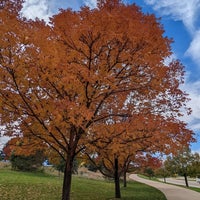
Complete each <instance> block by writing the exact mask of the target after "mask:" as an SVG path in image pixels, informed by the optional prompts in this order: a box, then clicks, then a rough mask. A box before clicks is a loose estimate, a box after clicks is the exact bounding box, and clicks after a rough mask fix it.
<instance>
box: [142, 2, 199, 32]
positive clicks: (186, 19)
mask: <svg viewBox="0 0 200 200" xmlns="http://www.w3.org/2000/svg"><path fill="white" fill-rule="evenodd" d="M144 1H145V2H146V3H147V4H149V5H152V6H153V9H154V10H157V11H159V12H160V13H161V14H162V15H168V16H170V17H172V18H173V19H174V20H178V21H182V22H183V23H184V25H185V26H186V28H187V29H188V30H189V32H190V33H194V32H195V23H196V22H197V20H198V16H199V10H200V0H160V1H157V0H144Z"/></svg>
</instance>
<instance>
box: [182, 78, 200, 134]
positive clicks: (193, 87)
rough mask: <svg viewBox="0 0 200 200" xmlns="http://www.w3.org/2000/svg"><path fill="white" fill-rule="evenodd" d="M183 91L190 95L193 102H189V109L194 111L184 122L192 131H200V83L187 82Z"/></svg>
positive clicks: (184, 118)
mask: <svg viewBox="0 0 200 200" xmlns="http://www.w3.org/2000/svg"><path fill="white" fill-rule="evenodd" d="M182 89H183V90H185V91H187V93H188V94H189V98H190V99H191V100H190V101H189V102H188V107H190V108H191V109H192V114H191V115H189V116H184V117H183V118H182V120H184V121H185V122H186V123H188V125H189V127H190V128H191V129H192V130H194V131H198V130H200V114H199V113H200V104H199V102H200V81H196V82H186V83H185V84H184V85H183V88H182Z"/></svg>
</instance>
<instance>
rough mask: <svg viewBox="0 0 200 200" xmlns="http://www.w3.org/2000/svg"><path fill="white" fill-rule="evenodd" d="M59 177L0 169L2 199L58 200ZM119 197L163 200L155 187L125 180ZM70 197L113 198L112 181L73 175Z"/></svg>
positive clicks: (108, 199)
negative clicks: (124, 185)
mask: <svg viewBox="0 0 200 200" xmlns="http://www.w3.org/2000/svg"><path fill="white" fill-rule="evenodd" d="M61 191H62V178H60V177H57V176H52V175H48V174H45V173H29V172H16V171H12V170H7V169H6V170H5V169H0V199H1V200H16V199H17V200H59V199H61ZM121 193H122V198H121V199H122V200H132V199H134V200H166V198H165V196H164V195H163V194H162V193H161V192H160V191H158V190H157V189H155V188H152V187H149V186H147V185H144V184H141V183H137V182H128V186H127V188H123V187H122V189H121ZM71 199H72V200H111V199H114V184H113V182H109V181H101V180H92V179H87V178H82V177H77V176H74V177H73V181H72V190H71Z"/></svg>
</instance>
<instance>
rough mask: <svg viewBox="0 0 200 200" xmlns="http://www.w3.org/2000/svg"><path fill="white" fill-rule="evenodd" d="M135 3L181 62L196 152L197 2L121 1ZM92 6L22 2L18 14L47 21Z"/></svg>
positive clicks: (199, 115) (83, 1) (91, 1)
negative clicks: (152, 18) (63, 11)
mask: <svg viewBox="0 0 200 200" xmlns="http://www.w3.org/2000/svg"><path fill="white" fill-rule="evenodd" d="M124 3H128V4H132V3H135V4H137V5H138V6H140V7H141V9H142V11H143V12H144V13H154V14H155V15H156V17H158V18H160V17H161V20H160V22H161V24H163V27H164V30H165V35H166V36H167V37H169V38H173V40H174V43H173V44H172V51H173V57H174V58H177V59H179V60H181V62H182V63H183V64H184V66H185V70H186V76H185V79H186V82H185V84H184V85H183V86H182V88H183V90H185V91H187V93H189V95H190V98H191V101H190V102H189V104H188V106H190V107H191V108H192V110H193V112H192V114H191V115H190V116H188V117H184V119H183V120H185V121H186V122H187V123H188V124H189V127H190V128H191V129H192V130H193V131H194V132H195V133H196V137H197V140H198V142H197V143H195V144H192V150H193V151H198V152H200V131H199V130H200V20H199V19H200V0H124ZM83 5H87V6H90V7H95V6H96V0H26V1H25V3H24V8H23V10H22V12H23V15H24V16H26V17H27V18H35V17H38V18H42V19H44V20H46V21H48V18H49V17H50V16H52V15H53V14H56V13H57V12H58V9H59V8H63V9H65V8H69V7H70V8H72V9H74V10H78V9H79V8H80V6H83Z"/></svg>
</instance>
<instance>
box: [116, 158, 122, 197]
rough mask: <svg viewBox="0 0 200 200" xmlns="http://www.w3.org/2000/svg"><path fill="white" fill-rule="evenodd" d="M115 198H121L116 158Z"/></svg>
mask: <svg viewBox="0 0 200 200" xmlns="http://www.w3.org/2000/svg"><path fill="white" fill-rule="evenodd" d="M115 198H119V199H120V198H121V192H120V181H119V172H118V158H115Z"/></svg>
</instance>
